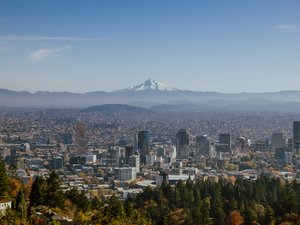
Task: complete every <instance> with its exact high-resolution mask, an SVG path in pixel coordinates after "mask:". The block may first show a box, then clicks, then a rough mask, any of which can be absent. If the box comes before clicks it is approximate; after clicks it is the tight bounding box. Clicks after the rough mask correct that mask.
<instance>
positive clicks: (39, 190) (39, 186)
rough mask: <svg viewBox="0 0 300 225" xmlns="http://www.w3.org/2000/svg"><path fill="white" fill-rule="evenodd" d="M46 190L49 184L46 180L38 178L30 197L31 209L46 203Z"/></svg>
mask: <svg viewBox="0 0 300 225" xmlns="http://www.w3.org/2000/svg"><path fill="white" fill-rule="evenodd" d="M46 188H47V184H46V182H45V180H44V179H43V178H42V177H36V179H35V181H34V182H33V184H32V187H31V192H30V195H29V200H30V203H29V207H35V206H39V205H43V204H44V203H45V195H46Z"/></svg>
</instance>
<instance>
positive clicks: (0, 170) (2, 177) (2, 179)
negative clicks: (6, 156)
mask: <svg viewBox="0 0 300 225" xmlns="http://www.w3.org/2000/svg"><path fill="white" fill-rule="evenodd" d="M8 191H9V183H8V176H7V173H6V169H5V164H4V162H3V160H2V157H1V156H0V199H1V198H6V197H8V196H7V193H8Z"/></svg>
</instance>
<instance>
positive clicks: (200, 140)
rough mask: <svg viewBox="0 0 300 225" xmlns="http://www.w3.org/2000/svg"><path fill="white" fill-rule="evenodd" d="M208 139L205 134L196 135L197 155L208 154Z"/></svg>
mask: <svg viewBox="0 0 300 225" xmlns="http://www.w3.org/2000/svg"><path fill="white" fill-rule="evenodd" d="M209 147H210V140H209V139H208V137H207V135H202V136H196V150H197V153H198V155H209Z"/></svg>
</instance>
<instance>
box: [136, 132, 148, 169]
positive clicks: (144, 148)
mask: <svg viewBox="0 0 300 225" xmlns="http://www.w3.org/2000/svg"><path fill="white" fill-rule="evenodd" d="M149 141H150V138H149V132H148V131H145V130H143V131H139V133H138V149H139V151H140V156H141V162H142V163H146V155H148V154H149V149H150V147H149Z"/></svg>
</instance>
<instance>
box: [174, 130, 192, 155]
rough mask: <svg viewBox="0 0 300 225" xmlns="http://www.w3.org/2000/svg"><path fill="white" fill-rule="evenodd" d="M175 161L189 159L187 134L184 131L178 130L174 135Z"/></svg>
mask: <svg viewBox="0 0 300 225" xmlns="http://www.w3.org/2000/svg"><path fill="white" fill-rule="evenodd" d="M176 152H177V159H187V158H188V157H189V134H188V133H187V132H186V129H179V130H178V132H177V134H176Z"/></svg>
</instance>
